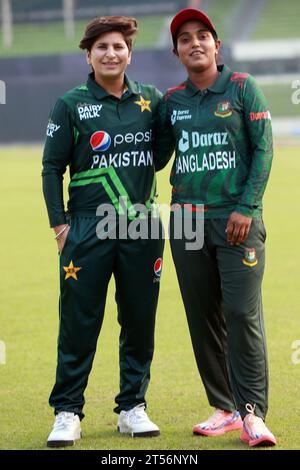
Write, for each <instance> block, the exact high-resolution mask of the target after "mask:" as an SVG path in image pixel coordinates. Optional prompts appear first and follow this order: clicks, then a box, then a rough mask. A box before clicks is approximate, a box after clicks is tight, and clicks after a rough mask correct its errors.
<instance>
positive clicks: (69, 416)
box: [54, 412, 74, 431]
mask: <svg viewBox="0 0 300 470" xmlns="http://www.w3.org/2000/svg"><path fill="white" fill-rule="evenodd" d="M73 420H74V415H73V413H65V412H61V413H59V414H58V415H57V416H56V419H55V423H54V428H55V430H56V431H61V430H64V429H66V428H68V427H69V426H70V425H71V424H72V422H73Z"/></svg>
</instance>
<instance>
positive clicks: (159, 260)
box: [153, 258, 162, 282]
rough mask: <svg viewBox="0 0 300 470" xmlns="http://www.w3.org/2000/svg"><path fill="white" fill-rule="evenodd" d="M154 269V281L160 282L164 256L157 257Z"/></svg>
mask: <svg viewBox="0 0 300 470" xmlns="http://www.w3.org/2000/svg"><path fill="white" fill-rule="evenodd" d="M153 269H154V279H153V282H159V281H160V276H161V270H162V258H157V260H156V261H155V263H154V266H153Z"/></svg>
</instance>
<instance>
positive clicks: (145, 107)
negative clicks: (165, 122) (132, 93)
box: [134, 95, 151, 113]
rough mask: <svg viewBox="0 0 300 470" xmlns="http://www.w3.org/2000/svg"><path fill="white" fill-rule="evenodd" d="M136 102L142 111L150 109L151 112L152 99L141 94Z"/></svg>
mask: <svg viewBox="0 0 300 470" xmlns="http://www.w3.org/2000/svg"><path fill="white" fill-rule="evenodd" d="M134 104H137V105H138V106H139V107H140V109H141V113H143V112H144V111H150V113H151V107H150V105H151V100H145V98H143V97H142V95H140V99H139V101H135V102H134Z"/></svg>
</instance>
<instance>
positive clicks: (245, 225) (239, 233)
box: [226, 212, 252, 245]
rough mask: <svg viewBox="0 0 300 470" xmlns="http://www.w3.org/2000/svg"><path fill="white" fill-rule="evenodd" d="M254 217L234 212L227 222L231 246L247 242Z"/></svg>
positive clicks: (228, 239) (228, 238)
mask: <svg viewBox="0 0 300 470" xmlns="http://www.w3.org/2000/svg"><path fill="white" fill-rule="evenodd" d="M251 222H252V217H246V216H245V215H242V214H240V213H239V212H232V213H231V214H230V216H229V219H228V221H227V227H226V233H227V241H228V242H229V243H230V245H239V244H240V243H242V242H244V241H245V240H247V238H248V235H249V230H250V226H251Z"/></svg>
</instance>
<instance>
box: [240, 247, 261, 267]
mask: <svg viewBox="0 0 300 470" xmlns="http://www.w3.org/2000/svg"><path fill="white" fill-rule="evenodd" d="M243 263H244V264H246V266H255V265H256V264H257V263H258V259H257V257H256V251H255V249H254V248H245V253H244V259H243Z"/></svg>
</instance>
